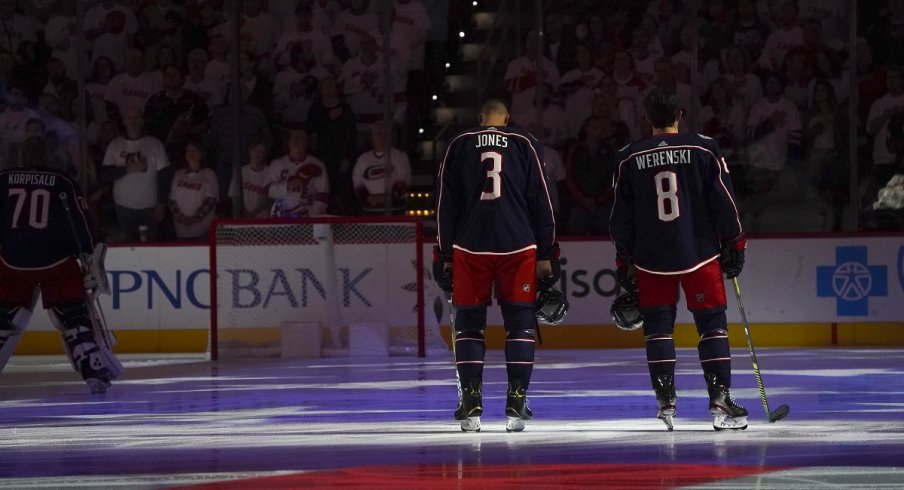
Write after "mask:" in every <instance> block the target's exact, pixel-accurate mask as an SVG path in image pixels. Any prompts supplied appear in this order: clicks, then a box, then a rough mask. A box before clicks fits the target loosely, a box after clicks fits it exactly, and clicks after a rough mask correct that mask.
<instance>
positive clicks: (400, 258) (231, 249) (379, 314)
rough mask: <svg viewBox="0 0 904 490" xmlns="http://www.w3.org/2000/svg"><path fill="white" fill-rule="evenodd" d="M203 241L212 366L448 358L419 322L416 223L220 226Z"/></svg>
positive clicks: (421, 281)
mask: <svg viewBox="0 0 904 490" xmlns="http://www.w3.org/2000/svg"><path fill="white" fill-rule="evenodd" d="M210 236H211V240H210V268H211V269H210V270H211V271H212V273H211V309H210V311H211V331H210V355H211V358H212V359H218V358H228V357H272V356H280V355H282V356H284V357H285V356H287V353H290V352H299V351H303V352H306V354H303V355H309V356H312V357H316V356H319V355H323V356H344V355H351V356H355V355H387V354H388V355H419V356H424V355H427V354H428V353H431V354H435V353H439V352H443V353H448V352H449V348H448V347H447V345H446V343H445V342H444V341H443V339H442V336H441V335H440V333H439V322H438V316H435V315H432V314H431V315H430V318H432V319H433V321H425V312H424V310H425V308H424V303H425V300H424V298H425V288H426V289H428V290H430V289H432V284H430V283H432V281H425V277H426V273H425V268H424V258H423V257H424V243H423V231H422V223H421V221H420V220H419V219H416V218H389V217H387V218H369V217H358V218H345V217H342V218H339V217H323V218H302V219H268V220H218V221H216V222H214V223H213V224H212V225H211V234H210ZM430 294H433V293H432V292H430ZM313 344H319V345H313Z"/></svg>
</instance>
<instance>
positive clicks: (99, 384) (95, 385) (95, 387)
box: [85, 378, 111, 393]
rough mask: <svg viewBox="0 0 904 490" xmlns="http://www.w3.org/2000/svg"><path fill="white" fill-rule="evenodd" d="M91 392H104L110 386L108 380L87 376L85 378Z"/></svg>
mask: <svg viewBox="0 0 904 490" xmlns="http://www.w3.org/2000/svg"><path fill="white" fill-rule="evenodd" d="M85 383H86V384H87V385H88V389H89V390H91V393H106V392H107V388H109V387H110V385H111V383H110V380H108V379H106V378H88V379H86V380H85Z"/></svg>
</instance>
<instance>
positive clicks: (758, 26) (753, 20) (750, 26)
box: [731, 0, 772, 64]
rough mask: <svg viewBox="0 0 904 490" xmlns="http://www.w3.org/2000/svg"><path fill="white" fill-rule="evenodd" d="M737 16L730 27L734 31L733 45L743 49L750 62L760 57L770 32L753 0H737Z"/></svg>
mask: <svg viewBox="0 0 904 490" xmlns="http://www.w3.org/2000/svg"><path fill="white" fill-rule="evenodd" d="M736 8H737V17H736V18H735V23H734V25H733V26H732V28H731V32H734V43H732V44H733V45H734V46H737V47H739V48H741V50H743V51H744V54H745V55H746V57H747V59H748V60H749V61H750V64H752V63H753V62H755V61H756V60H758V59H760V56H761V55H762V53H763V45H764V44H765V42H766V37H767V36H769V34H770V33H771V32H772V30H771V29H770V28H769V26H768V25H766V24H765V23H763V21H762V20H760V18H759V16H757V12H756V2H755V0H738V1H737V4H736Z"/></svg>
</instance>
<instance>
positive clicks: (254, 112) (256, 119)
mask: <svg viewBox="0 0 904 490" xmlns="http://www.w3.org/2000/svg"><path fill="white" fill-rule="evenodd" d="M243 95H244V94H243ZM244 99H245V97H242V100H243V102H242V104H241V105H240V107H239V108H238V111H236V109H235V108H233V107H232V106H230V105H222V106H220V107H217V108H215V109H214V110H213V111H212V112H211V114H210V131H209V132H208V133H207V141H206V144H207V151H206V152H205V153H206V155H207V156H208V162H210V163H211V164H212V166H213V167H214V169H215V171H216V173H217V182H218V184H219V188H220V192H221V195H220V201H219V202H220V205H221V207H222V208H223V209H221V210H220V212H219V213H218V214H219V215H220V216H230V215H231V213H230V212H229V209H228V208H227V206H228V204H230V201H229V200H228V199H226V195H225V191H226V190H227V189H229V183H230V182H231V181H232V168H233V165H236V164H238V162H237V161H234V156H235V155H246V154H247V153H248V147H249V146H250V145H251V142H253V141H263V142H264V143H265V144H266V145H267V147H268V148H269V147H270V145H272V143H273V137H272V134H271V132H270V123H269V121H267V118H266V117H265V116H264V113H263V112H261V111H260V109H258V108H256V107H254V106H251V105H249V104H248V103H247V102H244ZM236 212H238V211H236Z"/></svg>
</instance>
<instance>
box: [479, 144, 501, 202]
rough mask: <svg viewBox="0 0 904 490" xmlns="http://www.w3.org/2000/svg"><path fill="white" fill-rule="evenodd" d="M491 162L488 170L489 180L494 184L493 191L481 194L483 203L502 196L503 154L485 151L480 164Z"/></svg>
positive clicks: (481, 155)
mask: <svg viewBox="0 0 904 490" xmlns="http://www.w3.org/2000/svg"><path fill="white" fill-rule="evenodd" d="M487 160H491V161H492V165H491V166H490V169H489V170H487V179H489V180H490V182H492V187H493V190H492V191H490V192H487V191H483V192H481V193H480V200H481V201H492V200H495V199H499V198H500V197H501V196H502V154H501V153H498V152H495V151H485V152H483V153H481V154H480V163H481V164H483V162H485V161H487Z"/></svg>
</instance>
